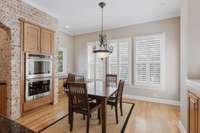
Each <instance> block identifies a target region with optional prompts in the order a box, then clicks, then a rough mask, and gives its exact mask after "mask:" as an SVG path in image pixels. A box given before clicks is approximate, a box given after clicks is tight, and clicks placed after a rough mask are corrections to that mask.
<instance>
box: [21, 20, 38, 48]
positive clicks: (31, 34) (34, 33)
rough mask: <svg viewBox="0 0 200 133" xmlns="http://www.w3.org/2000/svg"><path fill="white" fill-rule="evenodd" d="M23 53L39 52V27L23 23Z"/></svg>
mask: <svg viewBox="0 0 200 133" xmlns="http://www.w3.org/2000/svg"><path fill="white" fill-rule="evenodd" d="M24 51H30V52H40V27H39V26H36V25H32V24H29V23H24Z"/></svg>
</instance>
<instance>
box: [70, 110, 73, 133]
mask: <svg viewBox="0 0 200 133" xmlns="http://www.w3.org/2000/svg"><path fill="white" fill-rule="evenodd" d="M73 120H74V113H73V112H72V113H71V116H70V132H72V130H73Z"/></svg>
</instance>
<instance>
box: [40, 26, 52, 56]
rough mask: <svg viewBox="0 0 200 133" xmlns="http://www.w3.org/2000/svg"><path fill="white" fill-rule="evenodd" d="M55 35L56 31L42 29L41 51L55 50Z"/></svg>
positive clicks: (48, 52) (50, 51) (49, 51)
mask: <svg viewBox="0 0 200 133" xmlns="http://www.w3.org/2000/svg"><path fill="white" fill-rule="evenodd" d="M53 36H54V33H53V32H52V31H50V30H47V29H44V28H42V29H41V47H40V48H41V52H42V53H47V54H50V53H52V51H53Z"/></svg>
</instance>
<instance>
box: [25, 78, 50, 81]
mask: <svg viewBox="0 0 200 133" xmlns="http://www.w3.org/2000/svg"><path fill="white" fill-rule="evenodd" d="M44 80H52V78H51V77H46V78H37V79H33V78H31V79H26V81H28V82H36V81H44Z"/></svg>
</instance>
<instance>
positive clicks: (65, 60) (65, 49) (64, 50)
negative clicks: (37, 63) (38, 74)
mask: <svg viewBox="0 0 200 133" xmlns="http://www.w3.org/2000/svg"><path fill="white" fill-rule="evenodd" d="M60 51H61V52H63V61H62V65H63V70H62V72H58V68H57V71H56V72H57V74H59V75H63V74H67V48H64V47H59V48H58V51H57V54H58V52H60ZM57 56H58V55H57Z"/></svg>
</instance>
